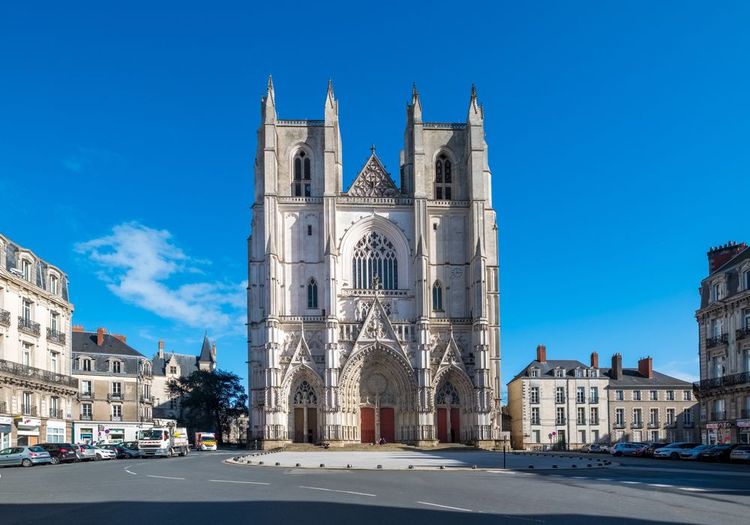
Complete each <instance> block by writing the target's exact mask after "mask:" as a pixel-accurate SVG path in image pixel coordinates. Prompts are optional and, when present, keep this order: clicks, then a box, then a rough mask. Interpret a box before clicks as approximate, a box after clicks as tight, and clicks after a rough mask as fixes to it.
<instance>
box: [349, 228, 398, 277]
mask: <svg viewBox="0 0 750 525" xmlns="http://www.w3.org/2000/svg"><path fill="white" fill-rule="evenodd" d="M352 282H353V287H354V288H357V289H377V288H382V289H384V290H396V289H398V260H397V259H396V249H395V248H394V247H393V243H392V242H391V241H390V240H388V238H387V237H385V236H384V235H382V234H380V233H378V232H370V233H368V234H367V235H365V236H364V237H362V239H361V240H360V241H359V242H358V243H357V245H356V246H355V247H354V258H353V261H352Z"/></svg>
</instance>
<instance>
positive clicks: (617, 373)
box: [610, 352, 622, 379]
mask: <svg viewBox="0 0 750 525" xmlns="http://www.w3.org/2000/svg"><path fill="white" fill-rule="evenodd" d="M610 377H611V378H612V379H622V355H621V354H620V353H619V352H618V353H616V354H615V355H613V356H612V370H611V372H610Z"/></svg>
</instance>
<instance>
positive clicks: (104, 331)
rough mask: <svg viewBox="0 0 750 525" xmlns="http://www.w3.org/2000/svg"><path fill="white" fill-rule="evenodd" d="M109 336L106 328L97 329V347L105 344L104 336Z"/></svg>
mask: <svg viewBox="0 0 750 525" xmlns="http://www.w3.org/2000/svg"><path fill="white" fill-rule="evenodd" d="M105 335H107V329H106V328H97V329H96V346H102V345H103V344H104V336H105Z"/></svg>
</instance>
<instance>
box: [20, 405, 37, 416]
mask: <svg viewBox="0 0 750 525" xmlns="http://www.w3.org/2000/svg"><path fill="white" fill-rule="evenodd" d="M21 414H23V415H24V416H36V407H35V406H31V405H21Z"/></svg>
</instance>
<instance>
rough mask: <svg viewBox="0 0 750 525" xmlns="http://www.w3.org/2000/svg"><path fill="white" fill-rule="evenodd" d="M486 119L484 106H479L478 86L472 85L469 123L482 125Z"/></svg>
mask: <svg viewBox="0 0 750 525" xmlns="http://www.w3.org/2000/svg"><path fill="white" fill-rule="evenodd" d="M483 119H484V114H483V111H482V106H481V105H480V104H479V100H478V98H477V86H476V85H474V84H472V85H471V99H470V100H469V116H468V121H469V122H470V123H472V124H473V123H477V124H478V123H480V122H482V120H483Z"/></svg>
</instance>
